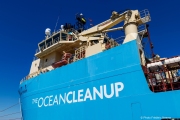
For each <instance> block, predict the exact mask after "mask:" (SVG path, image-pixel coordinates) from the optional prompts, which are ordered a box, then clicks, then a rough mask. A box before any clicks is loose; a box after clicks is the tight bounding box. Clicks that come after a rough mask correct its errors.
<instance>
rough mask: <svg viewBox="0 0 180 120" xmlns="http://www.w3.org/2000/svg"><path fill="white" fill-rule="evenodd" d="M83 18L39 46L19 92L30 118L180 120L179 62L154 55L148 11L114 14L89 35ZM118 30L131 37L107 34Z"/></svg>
mask: <svg viewBox="0 0 180 120" xmlns="http://www.w3.org/2000/svg"><path fill="white" fill-rule="evenodd" d="M76 20H77V22H76V26H74V25H72V24H70V23H66V24H64V25H62V26H61V28H60V29H59V30H57V31H54V32H52V33H51V29H50V28H47V29H46V30H45V34H46V36H45V38H44V40H42V41H41V42H39V43H38V51H37V52H36V53H35V57H36V58H35V59H34V60H33V61H32V64H31V68H30V73H29V74H28V75H27V76H26V77H24V78H23V79H22V80H21V81H20V86H19V89H18V92H19V95H20V105H21V112H22V119H23V120H142V119H148V120H154V119H157V120H179V119H180V110H179V109H180V102H179V100H180V90H179V89H180V77H179V74H178V73H179V69H180V56H173V57H170V58H161V57H160V56H159V55H158V54H154V52H153V45H152V42H151V39H150V34H149V29H148V26H149V24H147V23H148V22H150V21H151V16H150V13H149V11H148V10H147V9H145V10H142V11H139V10H125V11H121V12H117V11H113V12H112V14H111V15H110V18H109V19H108V20H106V21H104V22H102V23H100V24H97V25H95V26H92V27H90V28H89V29H85V27H84V26H85V24H86V22H87V19H86V18H85V17H84V15H83V14H77V15H76ZM122 22H123V26H122V27H116V28H113V27H114V26H116V25H117V24H120V23H122ZM140 26H144V28H143V29H140ZM118 30H120V31H124V34H125V35H124V37H120V38H118V39H113V38H111V37H109V36H108V33H109V32H113V31H118ZM143 39H148V42H149V46H150V47H149V48H150V50H151V53H152V54H151V56H150V57H148V56H147V55H146V51H145V49H144V45H143Z"/></svg>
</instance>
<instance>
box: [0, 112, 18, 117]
mask: <svg viewBox="0 0 180 120" xmlns="http://www.w3.org/2000/svg"><path fill="white" fill-rule="evenodd" d="M18 113H21V112H14V113H10V114H6V115H2V116H0V117H5V116H9V115H14V114H18Z"/></svg>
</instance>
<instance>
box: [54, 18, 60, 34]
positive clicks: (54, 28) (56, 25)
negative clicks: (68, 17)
mask: <svg viewBox="0 0 180 120" xmlns="http://www.w3.org/2000/svg"><path fill="white" fill-rule="evenodd" d="M58 21H59V16H58V19H57V22H56V25H55V28H54V33H55V30H56V27H57V24H58Z"/></svg>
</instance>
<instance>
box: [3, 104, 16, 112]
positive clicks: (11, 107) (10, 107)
mask: <svg viewBox="0 0 180 120" xmlns="http://www.w3.org/2000/svg"><path fill="white" fill-rule="evenodd" d="M18 104H19V102H18V103H16V104H14V105H12V106H10V107H8V108H5V109H4V110H1V111H0V112H4V111H6V110H8V109H10V108H12V107H14V106H16V105H18Z"/></svg>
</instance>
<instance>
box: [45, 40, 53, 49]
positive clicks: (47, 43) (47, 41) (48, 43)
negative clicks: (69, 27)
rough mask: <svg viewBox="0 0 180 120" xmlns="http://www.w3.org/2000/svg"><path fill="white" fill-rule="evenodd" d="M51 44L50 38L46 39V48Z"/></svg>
mask: <svg viewBox="0 0 180 120" xmlns="http://www.w3.org/2000/svg"><path fill="white" fill-rule="evenodd" d="M52 44H53V42H52V38H50V39H48V40H46V46H47V48H48V47H49V46H51V45H52Z"/></svg>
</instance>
